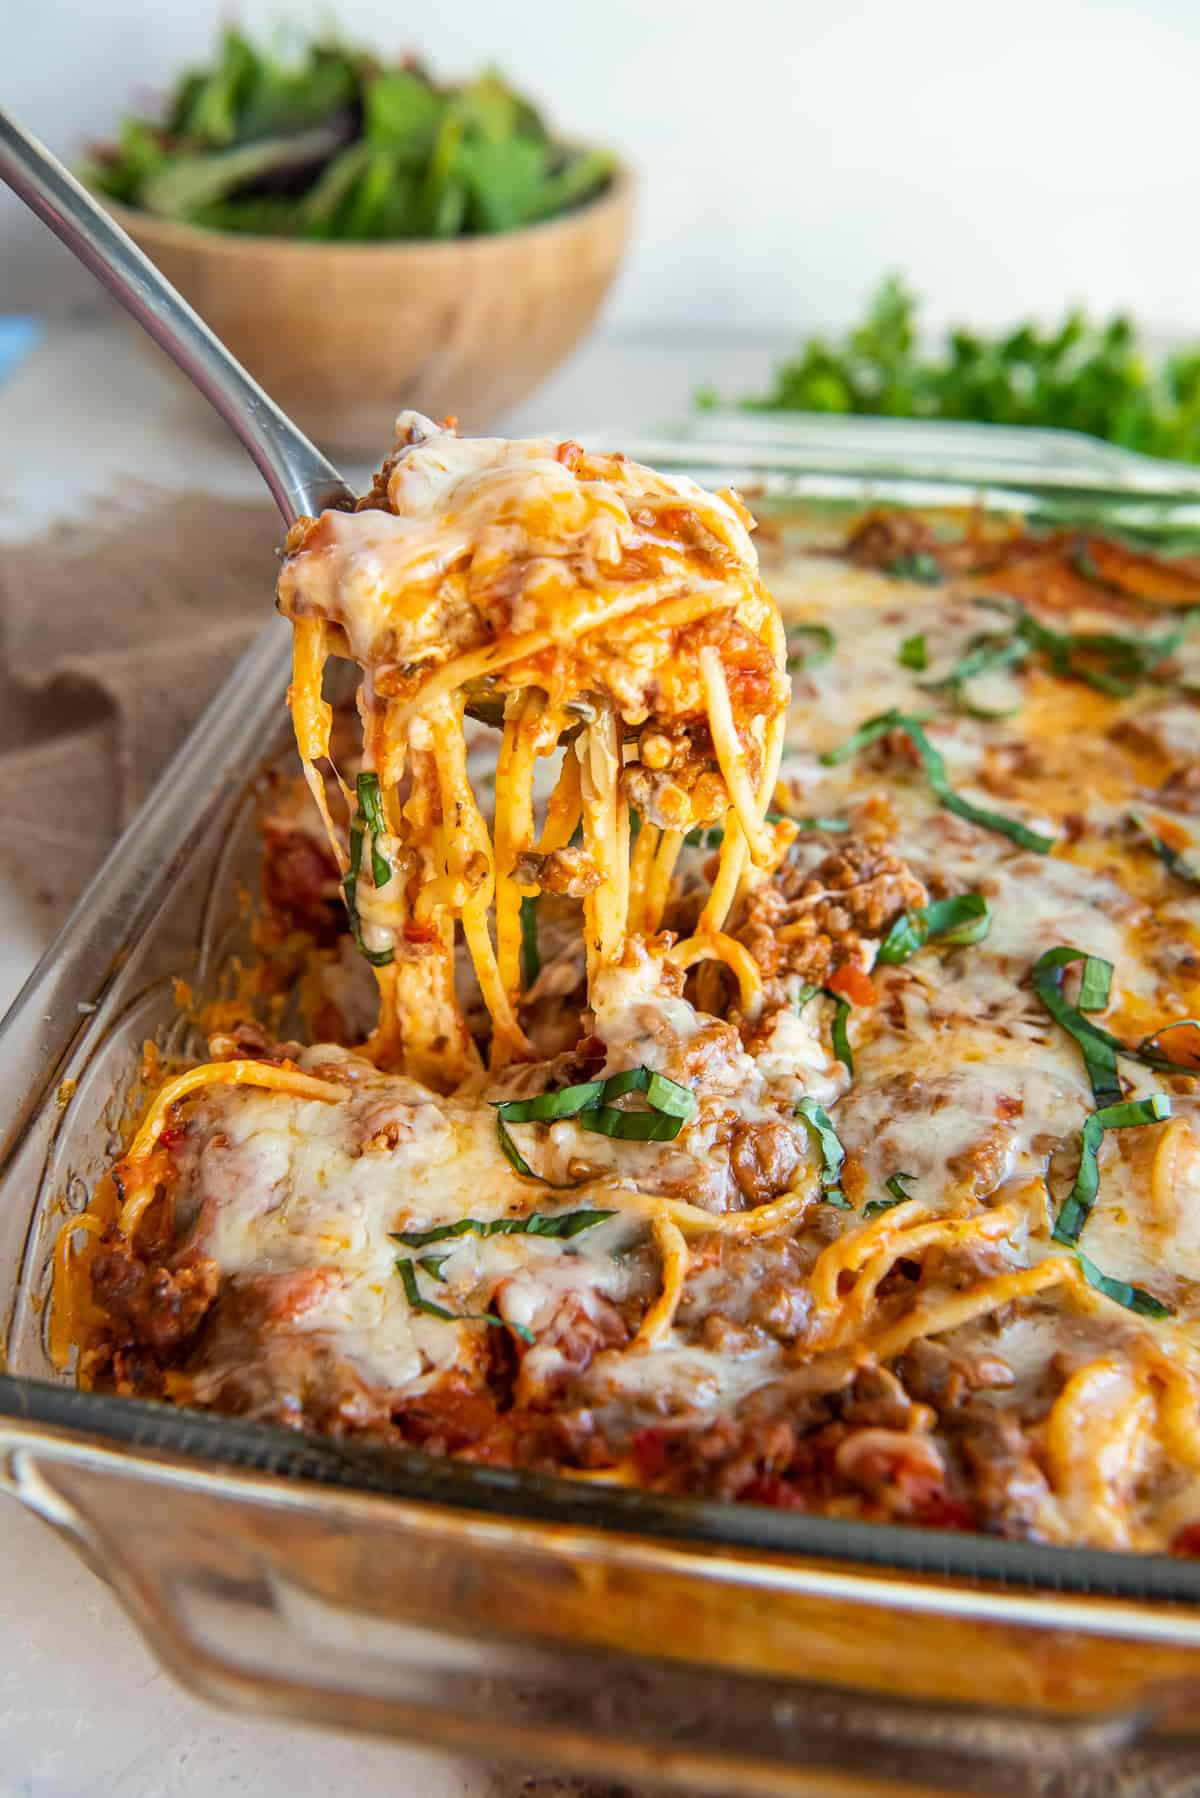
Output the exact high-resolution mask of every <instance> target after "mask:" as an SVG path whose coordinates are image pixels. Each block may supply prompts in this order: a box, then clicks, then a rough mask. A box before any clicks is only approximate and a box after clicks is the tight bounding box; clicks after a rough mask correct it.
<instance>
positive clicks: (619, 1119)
mask: <svg viewBox="0 0 1200 1798" xmlns="http://www.w3.org/2000/svg"><path fill="white" fill-rule="evenodd" d="M575 1121H576V1123H577V1124H578V1125H579V1128H580V1129H581V1130H590V1131H592V1132H593V1133H594V1134H595V1135H596V1136H612V1137H619V1138H620V1139H621V1140H622V1141H623V1142H674V1140H675V1138H676V1137H677V1136H678V1135H679V1130H680V1126H681V1123H682V1119H681V1118H677V1117H671V1116H670V1115H669V1114H668V1113H667V1112H665V1111H622V1110H621V1109H620V1107H619V1106H616V1105H593V1106H589V1108H588V1109H587V1111H581V1112H580V1113H579V1115H578V1117H577V1118H576V1120H575Z"/></svg>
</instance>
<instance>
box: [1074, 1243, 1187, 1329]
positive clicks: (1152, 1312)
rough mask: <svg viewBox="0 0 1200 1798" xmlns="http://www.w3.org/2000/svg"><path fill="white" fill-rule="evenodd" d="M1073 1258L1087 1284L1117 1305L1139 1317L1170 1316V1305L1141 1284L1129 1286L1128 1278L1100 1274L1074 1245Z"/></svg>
mask: <svg viewBox="0 0 1200 1798" xmlns="http://www.w3.org/2000/svg"><path fill="white" fill-rule="evenodd" d="M1075 1259H1076V1261H1078V1263H1079V1268H1080V1272H1081V1273H1082V1274H1083V1277H1084V1279H1085V1280H1086V1281H1087V1283H1088V1285H1089V1286H1093V1287H1095V1289H1096V1291H1097V1292H1102V1293H1103V1294H1104V1296H1105V1298H1106V1299H1113V1300H1115V1301H1116V1303H1117V1304H1118V1305H1124V1307H1125V1309H1126V1311H1136V1312H1137V1314H1138V1316H1139V1317H1170V1316H1171V1307H1170V1305H1164V1304H1163V1302H1162V1300H1161V1299H1156V1298H1155V1296H1154V1294H1153V1293H1152V1292H1147V1291H1146V1290H1145V1288H1144V1287H1142V1286H1131V1285H1130V1283H1129V1281H1128V1280H1115V1279H1114V1278H1113V1276H1112V1275H1111V1274H1102V1273H1101V1272H1100V1269H1099V1268H1098V1267H1097V1266H1096V1263H1095V1262H1094V1261H1093V1260H1092V1259H1091V1257H1090V1255H1085V1254H1084V1252H1083V1250H1082V1249H1081V1248H1079V1247H1078V1245H1076V1248H1075Z"/></svg>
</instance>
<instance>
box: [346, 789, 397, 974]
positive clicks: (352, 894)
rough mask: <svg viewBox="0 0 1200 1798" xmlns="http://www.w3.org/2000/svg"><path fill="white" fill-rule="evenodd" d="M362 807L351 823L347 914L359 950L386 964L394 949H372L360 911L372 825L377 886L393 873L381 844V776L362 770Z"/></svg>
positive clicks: (376, 962) (359, 792)
mask: <svg viewBox="0 0 1200 1798" xmlns="http://www.w3.org/2000/svg"><path fill="white" fill-rule="evenodd" d="M356 791H357V795H358V809H357V810H356V812H355V814H354V818H353V820H352V822H351V825H350V866H349V868H348V869H347V871H346V875H345V878H344V879H343V881H342V891H343V893H344V894H345V896H346V915H347V916H348V918H349V919H350V930H351V933H352V935H353V937H354V946H355V948H356V949H357V950H358V952H359V954H360V955H361V956H362V957H363V958H364V959H365V960H366V961H369V962H370V964H371V966H372V967H373V968H386V967H387V965H388V963H389V962H390V961H392V960H393V958H394V956H395V951H394V950H393V949H368V948H367V946H366V943H365V942H364V941H363V933H362V920H361V918H360V917H359V915H358V880H359V875H360V874H361V872H362V852H363V838H364V837H365V835H366V833H367V831H368V829H369V830H370V832H371V877H372V879H373V880H374V882H375V885H376V887H382V886H386V885H387V883H388V881H389V880H390V879H391V877H392V869H391V864H390V863H389V862H388V860H387V858H386V856H384V855H383V854H382V853H381V852H380V849H379V847H378V838H379V836H380V835H382V834H383V832H384V817H383V801H382V798H381V796H380V792H379V776H378V775H377V774H371V773H362V774H360V775H359V777H358V780H357V782H356Z"/></svg>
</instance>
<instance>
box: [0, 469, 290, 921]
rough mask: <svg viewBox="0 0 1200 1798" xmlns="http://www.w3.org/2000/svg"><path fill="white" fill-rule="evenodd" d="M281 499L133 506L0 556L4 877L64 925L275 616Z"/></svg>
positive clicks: (172, 498) (165, 497)
mask: <svg viewBox="0 0 1200 1798" xmlns="http://www.w3.org/2000/svg"><path fill="white" fill-rule="evenodd" d="M281 535H282V532H281V527H280V522H279V517H278V514H277V513H276V512H275V510H274V508H273V506H272V505H271V502H270V500H269V499H267V498H266V496H265V495H264V497H263V499H262V500H257V499H255V500H235V499H228V498H225V497H223V496H221V495H218V494H212V493H183V494H180V493H177V492H171V493H169V494H167V493H157V492H155V491H153V490H144V491H140V492H136V493H132V494H126V495H124V496H123V497H122V498H121V500H119V501H117V502H114V503H111V504H108V505H106V506H105V507H104V508H103V509H102V510H98V511H97V512H95V513H94V514H92V515H91V516H88V517H86V518H83V519H72V520H70V521H69V522H63V523H61V524H56V525H54V526H53V527H51V528H50V529H49V530H48V531H46V532H45V533H44V534H43V535H42V536H40V537H37V538H35V539H33V540H30V541H27V542H17V543H4V544H0V880H3V881H4V882H5V883H6V884H7V885H9V886H11V887H12V888H13V889H14V890H15V891H16V893H17V894H18V896H19V898H20V899H21V900H22V901H23V902H24V904H25V905H27V906H28V907H29V908H30V910H31V912H32V914H33V921H34V922H35V924H36V927H37V929H38V931H39V933H41V934H44V935H48V934H49V933H50V932H51V931H53V930H54V929H56V928H57V926H58V925H59V924H61V923H62V921H63V919H64V917H65V916H66V914H67V912H68V911H69V909H70V907H71V905H72V904H73V902H74V901H75V899H77V898H78V896H79V893H80V891H81V890H82V888H83V886H84V884H85V883H86V881H87V880H88V878H89V876H90V875H91V874H92V873H93V872H94V871H95V869H96V867H97V865H98V863H99V862H100V860H101V858H102V857H103V855H104V854H105V852H106V851H107V850H108V849H109V848H110V847H111V845H112V844H113V843H114V842H115V841H116V839H117V837H118V836H119V834H120V832H121V831H122V830H123V829H124V827H125V825H126V824H127V823H128V822H129V819H130V818H131V816H132V815H133V813H134V811H135V810H136V809H137V807H138V805H140V803H141V801H142V800H143V799H144V798H145V796H146V794H147V792H148V791H149V789H150V787H151V786H152V785H153V783H154V781H155V779H156V778H157V776H158V774H159V773H160V771H161V769H162V767H163V765H164V764H165V762H166V761H167V759H168V758H169V757H170V755H171V754H172V752H173V751H174V750H175V749H176V748H177V747H178V745H179V744H180V743H181V742H182V740H183V738H184V737H185V736H186V734H187V732H188V731H189V730H190V728H191V726H192V724H193V723H194V722H195V719H196V718H197V716H198V715H199V713H200V712H201V711H202V710H203V708H204V706H205V705H206V704H207V703H208V701H209V699H211V697H212V695H213V693H214V692H215V691H216V689H217V687H218V686H219V685H220V683H221V681H222V680H223V679H224V678H225V676H226V674H227V673H228V672H229V669H230V667H231V666H232V664H233V662H234V660H235V659H236V657H237V656H238V655H239V654H240V653H241V651H242V650H243V649H245V648H246V646H247V644H248V643H249V642H250V640H251V639H252V637H253V636H254V635H255V633H256V632H257V631H258V630H259V629H260V628H261V627H262V625H263V624H264V623H265V621H266V619H267V618H268V616H269V614H270V608H271V604H272V599H273V589H274V582H275V569H276V549H277V547H278V544H279V541H280V537H281Z"/></svg>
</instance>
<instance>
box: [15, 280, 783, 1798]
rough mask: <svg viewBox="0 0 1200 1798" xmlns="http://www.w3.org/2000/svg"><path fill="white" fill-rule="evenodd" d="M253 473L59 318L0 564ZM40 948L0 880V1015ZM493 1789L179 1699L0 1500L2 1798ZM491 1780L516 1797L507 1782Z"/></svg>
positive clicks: (636, 364) (635, 404)
mask: <svg viewBox="0 0 1200 1798" xmlns="http://www.w3.org/2000/svg"><path fill="white" fill-rule="evenodd" d="M780 347H781V346H780V344H779V343H777V342H761V341H760V342H753V343H751V342H736V341H730V340H725V341H714V340H711V339H688V338H686V337H675V338H672V339H670V340H664V339H655V340H653V341H647V340H645V339H642V340H637V339H628V338H616V337H605V336H599V337H596V338H594V339H593V340H592V341H591V342H590V343H589V344H588V345H587V346H585V348H584V349H583V350H582V351H580V352H579V353H578V354H577V355H576V356H575V357H574V358H573V359H572V360H571V361H570V362H569V363H568V364H567V365H566V366H565V367H564V368H563V369H562V370H560V372H559V373H558V374H557V375H556V376H555V377H553V378H552V379H551V380H550V381H549V382H548V383H547V385H546V386H545V387H543V388H542V390H541V392H540V393H539V394H537V395H536V396H535V398H534V399H533V400H532V401H531V402H529V403H527V404H525V405H524V406H522V407H521V408H519V410H517V411H515V412H513V413H512V414H510V415H509V417H508V418H506V419H505V420H503V421H502V428H504V429H505V430H507V431H509V432H511V433H513V434H520V433H531V432H537V431H541V430H546V431H554V432H561V433H562V434H563V435H564V436H565V435H570V434H578V433H581V432H583V431H585V430H587V429H588V428H589V427H594V426H597V425H611V426H613V427H614V429H615V431H616V433H617V435H615V436H614V439H613V441H614V447H619V434H620V433H622V432H624V433H626V434H629V435H632V434H633V433H634V432H635V431H636V430H637V428H638V427H639V426H646V427H649V426H657V425H659V424H661V423H662V422H663V421H664V420H667V419H670V418H672V417H675V416H679V415H681V414H683V413H684V412H686V411H687V409H688V407H689V404H690V401H691V396H692V394H693V392H694V389H695V388H696V387H697V386H698V385H699V384H701V383H704V382H709V381H712V382H715V383H716V385H717V386H718V387H719V389H720V390H721V391H722V392H723V393H726V394H737V393H741V392H745V391H747V390H748V389H749V390H753V389H754V388H756V387H761V385H762V384H763V382H764V378H765V373H766V370H767V368H768V367H769V365H770V362H771V360H772V358H773V356H774V355H775V354H776V353H777V352H778V351H779V349H780ZM383 447H384V446H382V445H381V449H382V448H383ZM346 472H347V474H348V475H351V476H352V477H353V476H354V475H355V474H356V473H361V472H362V471H355V470H350V469H348V470H347V471H346ZM256 480H257V477H256V475H255V473H254V471H253V469H252V468H251V466H250V464H249V462H248V461H247V459H246V458H245V456H244V455H243V453H242V452H241V450H240V449H239V448H238V447H237V445H236V444H234V443H233V442H232V440H231V439H230V438H228V437H227V436H226V435H224V434H223V432H222V431H221V429H220V427H219V426H217V425H216V424H215V423H214V424H211V425H210V423H209V421H208V418H207V416H206V415H205V414H204V413H203V411H202V410H201V408H200V406H199V404H198V402H196V401H195V400H194V398H193V396H192V395H191V394H190V393H189V392H188V391H187V390H185V389H184V388H183V387H182V386H181V385H180V384H179V383H178V381H177V378H176V377H175V375H174V373H173V371H171V370H170V369H169V367H168V366H167V365H166V364H165V362H163V363H160V362H159V361H158V359H157V358H156V357H152V356H151V355H150V354H148V353H147V352H146V351H145V350H144V349H143V348H142V347H141V346H140V345H139V344H137V343H136V342H134V340H133V337H132V334H131V332H130V331H129V330H128V328H127V327H126V326H125V325H124V323H123V322H122V321H120V320H118V319H115V318H114V317H112V316H111V315H110V314H108V313H107V311H105V312H101V313H98V314H97V315H95V316H90V317H88V318H85V319H81V320H77V321H75V322H73V323H72V324H70V325H62V326H58V327H56V328H55V329H53V330H52V331H51V332H50V333H49V334H48V336H47V338H46V340H45V342H44V344H43V346H42V347H41V348H40V349H39V350H37V351H35V353H34V354H33V356H32V357H31V358H30V359H29V360H28V362H26V363H25V364H24V365H23V366H22V367H21V368H20V369H19V370H18V371H17V373H16V374H15V375H14V376H12V377H11V378H10V379H9V380H8V381H7V382H6V383H5V384H4V385H3V386H2V387H0V555H2V554H3V544H4V541H5V540H6V539H7V540H8V541H19V540H20V539H21V538H23V537H27V536H29V535H31V534H32V533H33V532H34V531H36V530H37V529H38V528H39V527H40V526H42V525H44V524H48V523H49V522H51V520H52V519H53V518H55V517H56V516H62V515H64V514H71V513H75V512H79V511H81V510H82V509H83V508H85V507H86V506H88V505H89V504H90V503H91V502H94V501H95V500H98V499H102V498H104V497H106V496H110V495H114V494H116V493H118V492H121V491H124V492H125V493H126V494H128V492H129V490H130V486H131V484H136V483H139V482H146V483H149V484H151V485H152V486H154V487H157V488H159V489H160V490H161V489H163V488H166V489H170V488H172V487H174V488H177V489H183V488H188V487H190V488H193V489H194V488H197V487H203V488H208V489H210V490H215V491H221V492H229V493H248V492H251V491H253V489H254V485H255V482H256ZM268 578H269V577H268ZM263 603H264V608H265V607H266V605H267V604H268V603H269V602H268V596H267V594H266V593H265V592H264V601H263ZM42 947H44V945H43V944H41V943H40V942H39V941H38V940H37V938H36V936H35V934H34V932H33V930H32V928H31V926H30V924H29V921H28V919H27V917H26V916H25V914H24V913H23V911H22V910H21V909H20V908H19V907H18V906H17V905H16V904H15V902H14V900H13V898H12V896H11V895H9V894H7V893H5V892H4V891H3V889H0V1008H3V1007H4V1006H5V1005H6V1004H7V1003H8V1001H9V999H10V998H11V997H12V995H13V994H14V993H15V992H16V990H17V988H18V987H19V985H20V983H21V981H22V980H23V979H24V977H25V975H26V974H27V973H28V971H29V969H30V967H31V966H32V964H33V961H34V958H35V957H36V955H37V953H38V952H39V951H40V949H41V948H42ZM497 1789H498V1787H497V1775H496V1773H495V1771H494V1770H493V1769H489V1768H486V1767H481V1766H479V1765H477V1764H472V1763H467V1762H459V1761H455V1760H453V1759H451V1758H450V1757H448V1756H444V1755H432V1754H426V1753H424V1752H422V1751H420V1750H417V1749H410V1748H402V1747H396V1746H392V1745H388V1744H383V1743H375V1742H363V1741H360V1740H355V1741H349V1740H347V1739H345V1738H341V1737H338V1736H336V1735H328V1734H316V1733H314V1732H311V1731H307V1730H298V1729H295V1728H293V1727H291V1726H288V1725H283V1724H278V1723H273V1722H267V1721H258V1720H248V1719H245V1718H241V1717H231V1716H227V1715H225V1714H224V1713H222V1712H219V1711H217V1710H214V1709H211V1708H209V1707H208V1706H207V1705H205V1704H202V1703H200V1702H199V1701H197V1700H195V1699H193V1698H191V1697H189V1696H188V1695H187V1694H186V1693H184V1692H182V1691H180V1690H179V1688H178V1687H177V1686H175V1685H174V1684H173V1682H172V1681H171V1680H170V1679H169V1678H168V1676H167V1675H166V1674H164V1673H163V1672H162V1671H160V1669H159V1668H158V1666H157V1664H156V1663H155V1662H154V1660H153V1659H152V1658H151V1656H150V1655H149V1653H148V1652H147V1650H146V1649H145V1647H144V1646H143V1645H142V1643H141V1641H140V1640H139V1638H138V1637H137V1635H136V1634H135V1632H134V1630H133V1629H132V1627H131V1626H130V1624H129V1623H128V1622H127V1620H126V1619H125V1617H124V1614H123V1613H122V1612H121V1610H120V1608H119V1607H118V1605H117V1603H116V1601H115V1600H114V1599H113V1597H112V1595H111V1594H110V1593H109V1592H108V1590H107V1589H106V1588H105V1587H104V1586H102V1585H101V1584H100V1582H99V1581H97V1580H96V1579H95V1578H94V1577H93V1576H92V1575H91V1574H89V1573H88V1572H87V1571H86V1570H85V1569H84V1568H83V1566H82V1565H81V1564H80V1563H79V1562H78V1561H76V1559H75V1557H74V1555H73V1554H72V1553H71V1552H70V1550H69V1549H67V1548H66V1547H65V1546H63V1545H62V1544H61V1543H60V1542H59V1541H58V1540H57V1539H56V1538H55V1537H54V1536H53V1535H52V1534H51V1532H50V1531H49V1529H48V1528H47V1527H46V1526H45V1525H43V1524H42V1523H41V1522H39V1521H38V1520H37V1519H35V1518H33V1517H31V1516H29V1515H27V1514H26V1513H24V1512H23V1511H22V1510H21V1509H20V1508H19V1507H18V1506H17V1505H16V1504H15V1502H13V1501H12V1500H10V1499H7V1498H0V1798H209V1795H210V1794H224V1793H230V1794H233V1793H246V1794H254V1795H255V1798H318V1795H320V1798H325V1795H326V1794H328V1793H332V1792H334V1791H336V1793H337V1795H338V1798H366V1794H369V1793H376V1792H382V1791H384V1790H386V1791H388V1792H389V1793H391V1794H394V1795H395V1798H490V1795H491V1794H494V1793H495V1792H496V1791H497ZM500 1789H505V1790H508V1791H512V1790H513V1789H514V1788H513V1785H512V1784H511V1783H510V1782H509V1781H508V1780H507V1779H506V1780H504V1781H503V1782H502V1785H501V1787H500Z"/></svg>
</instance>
